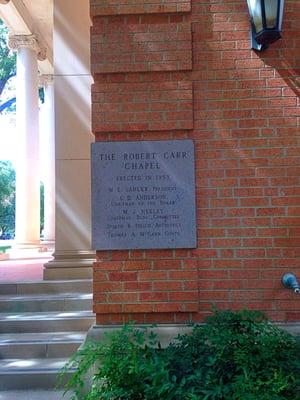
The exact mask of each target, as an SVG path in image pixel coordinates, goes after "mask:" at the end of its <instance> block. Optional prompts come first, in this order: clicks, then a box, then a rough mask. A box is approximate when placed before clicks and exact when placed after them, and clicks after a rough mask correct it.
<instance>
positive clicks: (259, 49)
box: [250, 29, 268, 51]
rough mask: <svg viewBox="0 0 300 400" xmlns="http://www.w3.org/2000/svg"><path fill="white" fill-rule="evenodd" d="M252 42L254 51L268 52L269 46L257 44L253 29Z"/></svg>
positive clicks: (251, 32) (251, 33)
mask: <svg viewBox="0 0 300 400" xmlns="http://www.w3.org/2000/svg"><path fill="white" fill-rule="evenodd" d="M250 41H251V48H252V49H253V50H256V51H263V50H266V49H267V48H268V45H267V44H259V43H257V41H256V39H255V34H254V32H253V29H251V31H250Z"/></svg>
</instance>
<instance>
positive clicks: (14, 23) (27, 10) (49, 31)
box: [0, 0, 53, 74]
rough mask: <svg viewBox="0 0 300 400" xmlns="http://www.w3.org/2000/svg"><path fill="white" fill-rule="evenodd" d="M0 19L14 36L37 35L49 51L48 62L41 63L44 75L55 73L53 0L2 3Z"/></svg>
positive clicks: (13, 0) (17, 0) (15, 0)
mask: <svg viewBox="0 0 300 400" xmlns="http://www.w3.org/2000/svg"><path fill="white" fill-rule="evenodd" d="M5 2H6V1H5ZM0 18H1V19H3V21H4V22H5V24H6V26H7V27H8V28H9V30H10V32H11V33H12V34H16V35H17V34H19V35H21V34H24V35H29V34H35V35H37V36H38V37H39V40H40V42H41V45H42V46H44V47H46V49H47V60H45V61H42V62H39V69H40V72H41V73H42V74H52V73H53V38H52V36H53V0H10V1H8V3H7V4H3V1H2V2H1V1H0Z"/></svg>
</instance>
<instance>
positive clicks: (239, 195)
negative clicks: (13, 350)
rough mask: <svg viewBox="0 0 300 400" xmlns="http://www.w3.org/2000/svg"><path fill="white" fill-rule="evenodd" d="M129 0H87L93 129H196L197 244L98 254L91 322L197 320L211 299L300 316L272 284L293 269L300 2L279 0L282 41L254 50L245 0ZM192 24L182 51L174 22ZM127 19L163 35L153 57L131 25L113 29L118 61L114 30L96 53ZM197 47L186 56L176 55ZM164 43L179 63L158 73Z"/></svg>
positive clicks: (129, 134) (184, 133)
mask: <svg viewBox="0 0 300 400" xmlns="http://www.w3.org/2000/svg"><path fill="white" fill-rule="evenodd" d="M126 4H128V2H126V1H125V0H124V1H123V2H122V1H121V2H120V1H115V0H109V1H105V2H104V1H103V0H91V14H92V17H93V24H94V27H93V29H92V61H93V63H94V64H95V65H94V67H93V72H94V78H95V85H94V87H93V90H92V96H93V132H94V134H95V136H96V140H111V141H113V140H145V139H147V140H157V139H166V140H169V139H180V138H182V139H184V138H192V139H194V142H195V147H196V177H197V179H196V192H197V231H198V247H197V249H195V250H181V249H179V250H178V249H177V250H151V251H150V250H147V251H143V250H140V251H136V250H133V251H111V252H97V257H98V262H97V263H95V268H94V271H95V272H94V298H95V301H94V309H95V312H96V313H97V322H98V323H121V322H124V321H126V320H128V319H134V320H136V321H138V322H157V323H159V322H177V323H183V322H187V321H189V320H194V321H199V320H202V319H203V317H204V316H205V315H207V314H208V313H209V311H210V310H211V307H212V305H213V304H214V305H216V306H217V307H219V308H231V309H240V308H243V307H248V308H251V309H259V310H263V311H265V312H267V313H268V315H269V316H270V317H271V318H272V319H273V320H279V321H299V319H300V309H299V300H300V298H299V297H297V295H294V294H293V293H292V292H291V291H288V290H287V289H284V288H282V286H281V283H280V280H281V276H282V275H283V273H285V272H287V271H292V272H294V273H296V274H297V275H298V277H299V278H300V185H299V179H300V162H299V160H300V136H299V133H300V131H299V120H300V107H299V105H300V104H299V93H300V77H299V72H300V50H299V49H300V23H299V21H300V2H299V0H286V6H285V16H284V25H283V37H284V38H283V39H282V40H280V41H278V42H276V43H274V44H273V45H272V46H271V47H270V48H269V49H268V50H267V51H265V52H263V53H256V52H254V51H252V50H250V49H249V23H248V11H247V4H246V0H192V2H191V5H192V7H191V10H189V4H190V3H189V1H175V0H172V1H171V0H165V1H163V0H143V1H138V2H137V5H136V6H134V5H132V7H131V8H130V7H127V6H126ZM182 6H184V9H183V12H182V8H181V7H182ZM155 7H156V8H155ZM190 23H191V29H192V37H190V38H191V39H188V40H190V43H187V41H188V40H187V39H185V41H184V46H183V49H182V52H181V50H180V45H179V41H180V39H179V37H176V35H175V36H174V35H173V34H172V32H173V33H174V26H177V27H183V26H184V27H187V26H189V24H190ZM152 24H153V27H155V29H154V30H152V29H151V25H152ZM125 25H127V27H126V26H125ZM124 26H125V28H128V29H127V31H131V32H132V27H134V30H135V31H139V32H144V33H145V32H148V33H149V32H152V33H154V32H157V34H158V35H161V41H159V42H162V43H165V45H166V46H165V47H162V48H161V50H160V49H158V48H157V51H156V52H155V54H156V55H155V57H158V59H157V68H155V61H154V59H153V58H151V57H153V56H154V54H151V56H150V55H149V54H148V53H149V48H151V46H153V43H154V42H151V40H152V39H153V36H151V35H152V33H151V34H150V36H149V35H148V34H147V35H144V36H143V35H141V36H139V41H138V42H135V43H134V46H132V43H133V42H132V36H130V35H129V36H130V37H129V36H128V35H124V38H123V40H122V37H120V38H119V39H120V46H121V47H122V48H126V46H127V45H128V46H129V48H130V49H129V50H128V52H127V53H126V52H125V54H123V53H122V57H123V56H124V57H125V59H126V54H127V57H128V59H127V60H129V61H125V59H123V61H124V62H123V61H122V62H119V60H118V55H120V54H121V53H120V51H119V50H116V48H115V47H114V46H111V43H110V40H112V39H111V38H112V37H113V35H112V36H111V35H110V34H108V35H107V36H104V37H105V38H106V39H105V40H104V42H103V46H104V47H103V48H105V52H104V53H105V54H103V57H104V58H103V61H102V60H101V51H100V48H97V46H98V45H95V43H96V41H97V40H98V39H96V36H97V35H98V32H100V31H103V30H105V31H106V32H112V33H113V32H118V31H119V30H124ZM139 26H140V29H139ZM157 26H163V27H164V28H163V29H160V30H159V31H157V30H156V27H157ZM178 29H179V30H178ZM179 31H180V28H177V29H176V32H177V33H178V32H179ZM156 39H157V37H156ZM149 43H150V44H151V46H150V47H149ZM174 43H175V44H174ZM169 44H170V46H169ZM172 46H173V47H172ZM121 47H120V48H121ZM191 48H192V62H191V58H190V57H189V56H186V57H185V56H183V54H188V52H189V49H191ZM170 49H176V51H175V50H174V53H175V54H174V60H173V61H175V62H176V67H175V66H174V67H172V68H170V71H166V69H168V68H167V67H166V65H167V64H168V62H169V61H170V60H169V59H167V58H170V57H171V54H172V51H173V50H170ZM137 53H139V54H140V55H143V56H145V57H146V59H147V61H145V62H146V63H147V69H146V71H147V72H145V68H141V67H140V66H139V64H140V62H141V61H140V60H136V59H135V55H136V54H137ZM159 54H160V56H159ZM165 54H167V56H165ZM148 55H149V58H147V57H148ZM164 57H165V58H164ZM164 61H165V63H166V64H165V63H164ZM181 61H186V62H187V63H189V64H188V66H184V65H180V62H181ZM103 65H104V66H105V68H104V67H103ZM115 65H118V69H116V67H115ZM122 65H123V67H122ZM122 68H123V69H122ZM171 70H172V71H171ZM116 71H118V73H116ZM137 71H138V72H137ZM139 71H141V72H139ZM125 89H126V90H125ZM125 92H127V93H129V94H130V95H129V96H126V93H125ZM183 94H184V95H183ZM182 95H183V96H182Z"/></svg>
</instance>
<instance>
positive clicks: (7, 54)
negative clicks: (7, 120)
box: [0, 19, 16, 112]
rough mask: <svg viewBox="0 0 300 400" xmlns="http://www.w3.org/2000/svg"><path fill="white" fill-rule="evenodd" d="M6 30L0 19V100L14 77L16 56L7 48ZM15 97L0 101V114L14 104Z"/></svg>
mask: <svg viewBox="0 0 300 400" xmlns="http://www.w3.org/2000/svg"><path fill="white" fill-rule="evenodd" d="M7 38H8V29H7V28H6V26H5V25H4V23H3V21H2V20H1V19H0V98H1V95H2V93H3V91H4V89H5V86H6V85H7V83H8V81H9V80H10V79H11V78H12V77H13V76H15V75H16V54H15V53H14V52H12V51H11V50H10V49H9V48H8V46H7ZM15 100H16V99H15V97H12V98H11V99H9V100H7V101H2V99H1V100H0V112H1V111H3V110H4V109H6V108H9V107H11V106H12V104H14V103H15Z"/></svg>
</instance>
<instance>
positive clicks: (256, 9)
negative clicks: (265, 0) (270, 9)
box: [248, 0, 272, 32]
mask: <svg viewBox="0 0 300 400" xmlns="http://www.w3.org/2000/svg"><path fill="white" fill-rule="evenodd" d="M271 1H272V0H271ZM248 5H249V10H250V15H251V17H252V22H253V24H254V26H255V31H256V32H260V31H261V30H262V29H263V20H262V12H261V0H248Z"/></svg>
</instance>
